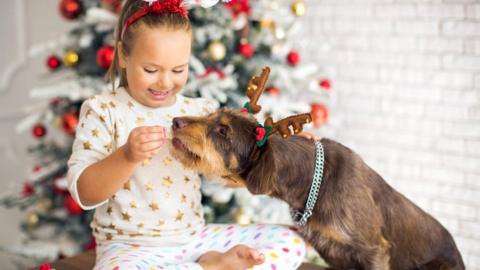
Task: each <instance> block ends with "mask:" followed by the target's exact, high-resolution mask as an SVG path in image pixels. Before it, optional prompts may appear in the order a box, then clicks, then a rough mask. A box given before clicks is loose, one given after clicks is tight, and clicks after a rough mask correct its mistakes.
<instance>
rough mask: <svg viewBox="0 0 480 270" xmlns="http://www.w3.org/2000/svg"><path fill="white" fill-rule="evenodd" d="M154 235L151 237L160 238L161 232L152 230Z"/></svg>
mask: <svg viewBox="0 0 480 270" xmlns="http://www.w3.org/2000/svg"><path fill="white" fill-rule="evenodd" d="M152 231H153V232H154V233H153V234H152V236H153V237H160V236H161V234H160V233H161V232H162V231H161V230H157V229H153V230H152Z"/></svg>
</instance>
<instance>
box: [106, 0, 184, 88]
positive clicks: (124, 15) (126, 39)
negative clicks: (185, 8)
mask: <svg viewBox="0 0 480 270" xmlns="http://www.w3.org/2000/svg"><path fill="white" fill-rule="evenodd" d="M157 1H163V0H157ZM166 1H168V0H166ZM160 4H161V3H160ZM145 5H148V4H147V3H146V2H145V1H143V0H127V1H125V4H124V6H123V8H122V11H121V12H120V18H119V20H118V24H117V27H116V29H115V33H114V36H115V45H114V48H115V50H114V58H113V61H112V64H111V65H110V68H109V69H108V71H107V74H106V79H107V82H111V83H112V91H115V88H116V87H115V79H116V77H117V76H120V84H119V85H118V86H119V87H122V86H127V85H128V82H127V75H126V72H125V70H124V69H122V68H121V67H120V65H119V50H120V49H123V51H122V53H123V54H124V55H125V56H128V55H129V54H130V52H131V50H132V48H133V44H134V42H135V39H136V37H137V35H138V33H139V32H138V29H139V27H140V25H142V24H143V25H144V26H146V27H149V28H156V27H166V28H169V29H173V30H184V31H186V32H190V31H191V29H192V25H191V23H190V20H189V19H188V17H187V16H182V14H180V13H178V12H162V13H160V14H158V13H148V14H146V15H145V16H142V17H141V18H139V19H138V20H136V21H135V22H134V23H133V24H132V25H130V26H129V27H128V28H127V29H126V31H125V32H124V33H123V36H122V30H123V28H124V26H125V23H126V22H127V20H128V19H129V18H130V17H132V16H133V15H134V14H135V13H136V12H137V11H139V10H140V9H142V8H144V7H145ZM120 41H121V42H122V48H120V47H119V46H118V43H119V42H120Z"/></svg>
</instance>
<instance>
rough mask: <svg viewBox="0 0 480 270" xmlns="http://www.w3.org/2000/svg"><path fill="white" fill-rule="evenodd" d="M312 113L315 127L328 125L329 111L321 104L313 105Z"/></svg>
mask: <svg viewBox="0 0 480 270" xmlns="http://www.w3.org/2000/svg"><path fill="white" fill-rule="evenodd" d="M311 109H312V110H311V113H312V116H313V126H314V127H315V128H319V127H321V126H323V125H324V124H325V123H327V120H328V109H327V107H325V105H323V104H321V103H313V104H312V105H311Z"/></svg>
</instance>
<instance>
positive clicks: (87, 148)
mask: <svg viewBox="0 0 480 270" xmlns="http://www.w3.org/2000/svg"><path fill="white" fill-rule="evenodd" d="M83 149H85V150H91V149H92V144H91V143H90V142H89V141H84V142H83Z"/></svg>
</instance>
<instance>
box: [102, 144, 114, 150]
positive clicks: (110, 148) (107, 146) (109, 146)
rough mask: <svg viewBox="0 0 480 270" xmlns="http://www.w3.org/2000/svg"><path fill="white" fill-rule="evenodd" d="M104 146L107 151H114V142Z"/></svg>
mask: <svg viewBox="0 0 480 270" xmlns="http://www.w3.org/2000/svg"><path fill="white" fill-rule="evenodd" d="M104 147H105V149H107V152H110V151H112V148H113V146H112V143H108V144H105V145H104Z"/></svg>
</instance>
